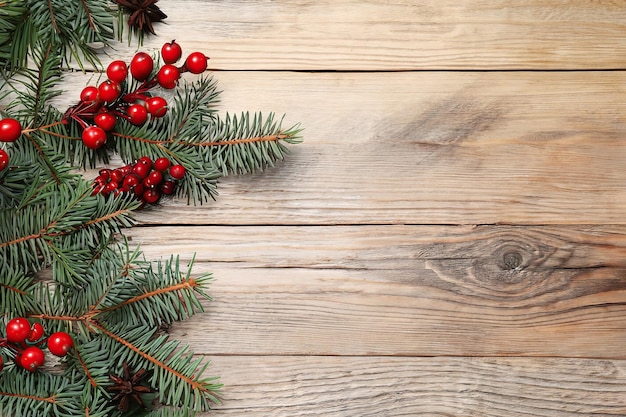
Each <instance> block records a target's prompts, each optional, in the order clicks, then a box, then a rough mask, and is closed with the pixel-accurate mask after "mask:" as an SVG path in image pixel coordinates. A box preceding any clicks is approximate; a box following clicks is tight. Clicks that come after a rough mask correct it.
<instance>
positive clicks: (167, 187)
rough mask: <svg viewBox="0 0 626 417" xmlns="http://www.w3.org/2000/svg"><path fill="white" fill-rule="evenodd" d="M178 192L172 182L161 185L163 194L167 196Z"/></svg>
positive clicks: (168, 181)
mask: <svg viewBox="0 0 626 417" xmlns="http://www.w3.org/2000/svg"><path fill="white" fill-rule="evenodd" d="M174 191H176V183H175V182H174V181H172V180H167V181H164V182H163V184H161V192H162V193H163V194H165V195H172V194H174Z"/></svg>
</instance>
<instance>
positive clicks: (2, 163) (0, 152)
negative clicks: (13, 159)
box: [0, 149, 9, 171]
mask: <svg viewBox="0 0 626 417" xmlns="http://www.w3.org/2000/svg"><path fill="white" fill-rule="evenodd" d="M7 166H9V154H8V153H6V152H5V150H4V149H0V171H3V170H4V169H5V168H6V167H7Z"/></svg>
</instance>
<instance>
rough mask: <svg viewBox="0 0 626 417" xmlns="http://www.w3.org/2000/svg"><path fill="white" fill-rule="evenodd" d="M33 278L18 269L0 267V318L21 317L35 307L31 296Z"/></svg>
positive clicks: (5, 265) (6, 266)
mask: <svg viewBox="0 0 626 417" xmlns="http://www.w3.org/2000/svg"><path fill="white" fill-rule="evenodd" d="M33 285H34V282H33V276H31V275H27V274H25V273H24V271H23V270H21V269H20V268H11V267H9V265H8V264H6V263H3V264H2V265H0V300H2V302H1V303H0V316H4V315H10V314H14V315H17V316H23V315H25V314H26V313H27V312H29V311H33V310H34V309H35V308H36V307H35V306H36V303H35V300H34V298H33V296H32V289H33Z"/></svg>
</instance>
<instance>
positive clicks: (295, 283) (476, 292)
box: [130, 225, 626, 358]
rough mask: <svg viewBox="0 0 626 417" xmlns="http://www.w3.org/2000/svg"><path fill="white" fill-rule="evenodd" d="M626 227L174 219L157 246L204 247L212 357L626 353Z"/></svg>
mask: <svg viewBox="0 0 626 417" xmlns="http://www.w3.org/2000/svg"><path fill="white" fill-rule="evenodd" d="M625 232H626V229H624V227H623V226H620V227H618V226H611V227H609V226H605V227H533V228H531V227H505V226H502V227H493V226H488V227H476V228H471V227H438V226H362V225H361V226H350V227H341V226H329V227H275V226H273V227H260V226H255V227H198V226H194V227H165V226H163V227H160V228H159V229H158V233H155V229H154V228H152V227H149V228H136V229H133V230H132V231H131V233H130V236H131V237H132V238H133V241H134V242H137V243H139V242H140V243H141V245H142V248H143V250H144V251H145V253H146V255H147V256H148V257H150V258H156V257H159V256H162V255H165V256H167V255H168V254H170V253H178V254H181V255H182V256H183V259H187V260H188V259H190V257H191V255H192V253H194V252H195V253H196V254H197V255H196V261H197V268H198V269H197V271H198V273H200V272H203V271H213V272H214V273H215V275H216V277H217V280H216V281H215V283H214V284H213V287H212V289H211V293H212V294H213V296H214V298H215V301H213V302H212V303H210V304H209V305H208V313H207V314H203V315H199V316H197V317H195V318H192V319H190V320H188V321H186V322H184V323H180V324H176V325H175V326H174V327H173V328H172V330H171V331H172V333H173V334H174V335H176V336H177V337H181V338H183V339H184V340H187V341H189V342H190V343H191V344H192V346H193V347H194V349H195V350H196V351H198V352H200V353H206V354H209V355H213V354H253V355H254V354H264V355H284V354H296V355H301V354H315V355H405V356H441V355H453V356H468V355H469V356H484V355H488V356H491V355H517V356H574V357H592V358H624V357H625V356H624V349H623V345H624V340H625V337H626V322H625V321H624V314H625V313H626V280H625V279H624V278H625V277H626V261H624V259H626V257H625V256H624V255H626V238H625V237H624V236H626V233H625Z"/></svg>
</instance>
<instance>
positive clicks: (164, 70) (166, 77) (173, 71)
mask: <svg viewBox="0 0 626 417" xmlns="http://www.w3.org/2000/svg"><path fill="white" fill-rule="evenodd" d="M179 78H180V71H179V70H178V68H176V67H175V66H174V65H170V64H165V65H163V66H162V67H161V69H159V72H158V74H157V81H158V82H159V85H161V87H163V88H166V89H168V90H171V89H172V88H175V87H176V85H177V84H178V79H179Z"/></svg>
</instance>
